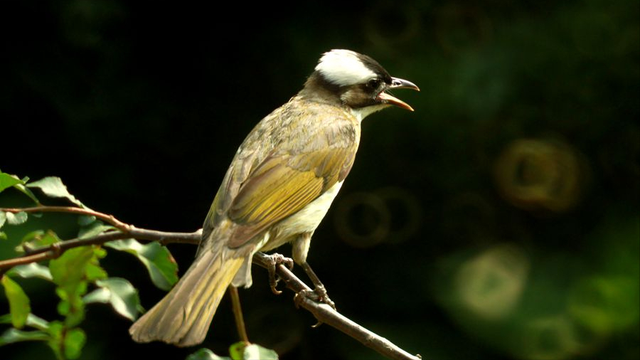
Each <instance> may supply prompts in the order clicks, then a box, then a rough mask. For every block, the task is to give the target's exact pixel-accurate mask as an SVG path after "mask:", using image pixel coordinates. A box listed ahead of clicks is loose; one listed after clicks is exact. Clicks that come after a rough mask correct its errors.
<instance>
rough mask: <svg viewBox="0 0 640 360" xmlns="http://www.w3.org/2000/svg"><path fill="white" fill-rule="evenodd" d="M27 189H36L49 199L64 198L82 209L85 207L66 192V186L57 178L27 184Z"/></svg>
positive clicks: (51, 177)
mask: <svg viewBox="0 0 640 360" xmlns="http://www.w3.org/2000/svg"><path fill="white" fill-rule="evenodd" d="M27 187H29V188H38V189H40V190H42V192H43V193H44V194H45V195H47V196H49V197H54V198H65V199H67V200H69V201H70V202H72V203H73V204H75V205H78V206H80V207H82V208H84V207H85V206H84V204H82V203H81V202H80V200H78V199H76V197H75V196H73V195H71V193H69V190H67V187H66V185H64V184H63V183H62V179H60V178H59V177H57V176H48V177H45V178H42V179H40V180H38V181H34V182H32V183H29V184H27Z"/></svg>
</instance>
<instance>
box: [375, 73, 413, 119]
mask: <svg viewBox="0 0 640 360" xmlns="http://www.w3.org/2000/svg"><path fill="white" fill-rule="evenodd" d="M390 89H412V90H416V91H420V88H419V87H418V86H417V85H416V84H414V83H412V82H411V81H408V80H403V79H399V78H391V85H389V88H388V89H387V90H390ZM378 100H380V101H381V102H383V103H387V104H391V105H395V106H397V107H399V108H403V109H407V110H409V111H413V108H412V107H411V106H410V105H409V104H407V103H406V102H404V101H402V100H400V99H398V98H397V97H395V96H393V95H391V94H389V93H386V92H384V91H383V92H381V93H380V94H378Z"/></svg>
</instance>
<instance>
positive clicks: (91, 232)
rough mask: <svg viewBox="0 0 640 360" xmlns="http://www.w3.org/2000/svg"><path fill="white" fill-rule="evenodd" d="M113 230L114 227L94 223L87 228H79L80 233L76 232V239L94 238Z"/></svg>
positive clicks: (98, 222)
mask: <svg viewBox="0 0 640 360" xmlns="http://www.w3.org/2000/svg"><path fill="white" fill-rule="evenodd" d="M113 229H115V227H113V226H111V225H105V224H104V223H103V222H102V221H94V222H92V223H90V224H88V225H87V226H83V227H82V228H80V231H79V232H78V238H80V239H87V238H90V237H95V236H98V235H100V234H102V233H104V232H106V231H109V230H113Z"/></svg>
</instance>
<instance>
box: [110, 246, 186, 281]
mask: <svg viewBox="0 0 640 360" xmlns="http://www.w3.org/2000/svg"><path fill="white" fill-rule="evenodd" d="M105 246H106V247H109V248H112V249H115V250H119V251H124V252H127V253H129V254H133V255H135V256H136V257H137V258H138V259H139V260H140V261H141V262H142V263H143V264H144V266H145V267H146V268H147V270H148V271H149V275H150V276H151V281H153V283H154V284H155V285H156V286H157V287H158V288H160V289H162V290H166V291H168V290H169V289H171V287H172V286H173V284H175V283H176V282H177V281H178V264H177V263H176V261H175V260H174V259H173V256H171V253H170V252H169V249H167V248H166V247H165V246H162V245H160V244H159V243H157V242H152V243H149V244H146V245H142V244H141V243H139V242H138V241H136V240H133V239H127V240H117V241H111V242H109V243H106V244H105Z"/></svg>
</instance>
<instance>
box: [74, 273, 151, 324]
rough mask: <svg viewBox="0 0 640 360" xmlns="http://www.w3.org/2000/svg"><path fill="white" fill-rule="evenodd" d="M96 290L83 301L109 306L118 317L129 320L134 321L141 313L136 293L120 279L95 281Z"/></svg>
mask: <svg viewBox="0 0 640 360" xmlns="http://www.w3.org/2000/svg"><path fill="white" fill-rule="evenodd" d="M96 285H98V286H99V288H98V289H96V290H94V291H92V292H91V293H89V294H87V295H86V296H85V297H84V298H83V301H84V302H85V303H87V304H89V303H103V304H107V303H109V304H111V306H112V307H113V309H114V310H115V311H116V312H117V313H118V314H120V315H122V316H124V317H126V318H127V319H130V320H135V319H136V318H137V316H138V313H139V312H141V310H142V307H141V305H140V298H139V297H138V291H137V290H136V288H134V287H133V285H131V283H130V282H129V281H128V280H126V279H122V278H108V279H104V280H98V281H96Z"/></svg>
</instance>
